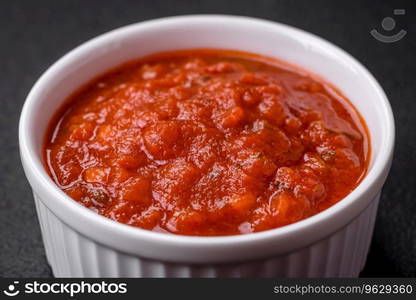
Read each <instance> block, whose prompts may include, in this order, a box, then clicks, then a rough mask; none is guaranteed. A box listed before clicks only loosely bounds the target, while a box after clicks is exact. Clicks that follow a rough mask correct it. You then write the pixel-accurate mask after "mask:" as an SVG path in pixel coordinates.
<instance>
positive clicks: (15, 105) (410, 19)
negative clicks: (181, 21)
mask: <svg viewBox="0 0 416 300" xmlns="http://www.w3.org/2000/svg"><path fill="white" fill-rule="evenodd" d="M394 8H403V9H406V15H404V16H395V19H396V22H397V24H396V28H395V29H394V30H392V32H394V33H395V32H397V31H398V30H399V29H404V30H407V31H408V33H407V36H405V38H404V39H403V40H401V41H399V42H397V43H394V44H383V43H380V42H378V41H376V40H375V39H373V38H372V37H371V36H370V34H369V31H370V30H371V29H373V28H377V29H378V30H379V31H380V32H382V33H387V32H386V31H383V29H382V27H381V21H382V19H383V18H384V17H387V16H393V9H394ZM193 13H223V14H237V15H249V16H253V17H259V18H264V19H269V20H274V21H279V22H282V23H286V24H290V25H293V26H296V27H299V28H302V29H305V30H308V31H310V32H313V33H315V34H317V35H319V36H322V37H324V38H326V39H328V40H329V41H331V42H333V43H334V44H336V45H339V46H340V47H342V48H344V49H345V50H346V51H348V52H349V53H351V54H352V55H353V56H355V57H356V58H357V59H358V60H360V61H361V62H362V63H363V64H364V65H365V66H367V67H368V69H369V70H370V71H371V72H372V73H373V74H374V75H375V77H376V78H377V79H378V80H379V81H380V83H381V85H382V86H383V87H384V89H385V91H386V93H387V95H388V97H389V99H390V101H391V104H392V106H393V110H394V114H395V120H396V126H397V140H396V151H395V159H394V163H393V168H392V171H391V174H390V176H389V178H388V180H387V183H386V185H385V188H384V193H383V196H382V200H381V203H380V209H379V213H378V217H377V223H376V228H375V234H374V238H373V243H372V247H371V250H370V254H369V258H368V261H367V264H366V267H365V269H364V271H363V272H362V274H361V275H362V276H372V277H385V276H389V277H393V276H397V277H401V276H411V277H415V276H416V172H415V168H416V163H415V162H416V130H415V128H416V118H415V116H416V100H415V90H416V89H415V86H416V85H415V83H416V82H415V70H416V59H415V53H416V22H415V20H416V2H414V1H390V2H381V1H380V2H379V1H360V2H358V1H351V0H349V1H307V0H305V1H293V0H292V1H270V0H269V1H267V0H256V1H225V0H205V1H159V0H152V1H102V0H101V1H91V0H90V1H62V0H61V1H7V0H2V1H0V38H1V39H0V43H1V44H0V103H1V106H0V130H1V131H0V170H1V172H0V241H1V242H0V276H1V277H30V276H36V277H43V276H51V271H50V268H49V266H48V265H47V263H46V260H45V255H44V249H43V245H42V241H41V236H40V231H39V224H38V221H37V219H36V213H35V208H34V204H33V201H32V196H31V192H30V188H29V186H28V184H27V181H26V179H25V177H24V174H23V171H22V168H21V165H20V161H19V154H18V141H17V124H18V119H19V114H20V110H21V107H22V105H23V102H24V99H25V97H26V95H27V93H28V91H29V89H30V88H31V86H32V85H33V83H34V82H35V80H36V79H37V78H38V77H39V76H40V75H41V73H42V72H44V71H45V69H46V68H47V67H48V66H49V65H51V64H52V63H53V62H54V61H55V60H57V59H58V58H59V57H60V56H62V55H63V54H64V53H66V52H67V51H69V50H71V49H72V48H74V47H75V46H77V45H79V44H80V43H82V42H84V41H86V40H88V39H90V38H92V37H94V36H96V35H98V34H101V33H103V32H106V31H108V30H111V29H113V28H116V27H119V26H123V25H126V24H130V23H134V22H138V21H143V20H148V19H152V18H158V17H163V16H171V15H180V14H193Z"/></svg>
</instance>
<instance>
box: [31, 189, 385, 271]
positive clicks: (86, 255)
mask: <svg viewBox="0 0 416 300" xmlns="http://www.w3.org/2000/svg"><path fill="white" fill-rule="evenodd" d="M34 197H35V203H36V209H37V214H38V218H39V222H40V226H41V230H42V237H43V242H44V245H45V250H46V256H47V259H48V262H49V264H50V265H51V267H52V271H53V274H54V276H55V277H357V276H358V275H359V273H360V271H361V270H362V268H363V266H364V264H365V261H366V257H367V253H368V249H369V245H370V242H371V237H372V233H373V228H374V221H375V217H376V213H377V207H378V201H379V198H380V195H377V196H376V197H375V198H374V199H373V200H372V201H371V203H370V205H369V206H368V207H367V208H366V209H365V210H364V211H363V212H362V213H361V214H360V215H358V216H357V217H356V218H355V219H353V220H352V221H351V222H350V223H349V224H347V225H346V226H345V227H343V228H342V229H340V230H338V231H336V232H334V233H333V234H332V235H330V236H328V237H326V238H324V239H322V240H320V241H317V242H316V243H313V244H311V245H309V246H306V247H304V248H302V249H297V250H295V251H293V252H291V253H287V254H286V255H280V256H275V257H268V258H264V259H261V260H256V261H244V262H235V263H227V264H203V265H195V264H182V263H181V264H175V263H171V262H163V261H157V260H151V259H147V258H144V257H140V256H133V255H130V254H127V253H123V252H120V251H117V250H115V249H112V248H111V247H108V246H106V245H102V244H100V243H97V242H96V241H94V239H93V238H91V237H86V236H84V235H81V234H80V233H79V232H77V231H75V230H74V229H72V228H71V227H70V226H68V225H66V224H65V223H63V222H62V221H61V220H60V219H59V218H57V217H56V216H55V215H54V214H53V213H52V211H51V210H49V209H48V208H47V207H46V206H45V205H44V204H43V202H42V200H41V199H39V197H38V196H37V195H36V194H35V195H34Z"/></svg>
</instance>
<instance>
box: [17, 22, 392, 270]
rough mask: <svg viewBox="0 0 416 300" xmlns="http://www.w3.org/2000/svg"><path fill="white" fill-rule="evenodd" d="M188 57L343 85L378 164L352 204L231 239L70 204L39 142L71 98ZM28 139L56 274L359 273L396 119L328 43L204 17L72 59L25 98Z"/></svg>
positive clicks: (99, 44) (23, 141) (116, 35)
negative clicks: (286, 69) (241, 59)
mask: <svg viewBox="0 0 416 300" xmlns="http://www.w3.org/2000/svg"><path fill="white" fill-rule="evenodd" d="M189 48H221V49H238V50H243V51H249V52H254V53H258V54H262V55H266V56H271V57H276V58H279V59H282V60H284V61H287V62H291V63H293V64H296V65H300V66H302V67H304V68H306V69H307V70H310V71H312V72H315V73H317V74H319V75H321V76H322V77H323V78H325V79H327V81H329V82H331V83H332V84H334V85H335V86H336V87H338V88H339V89H340V90H341V91H342V92H343V93H344V94H345V95H346V96H347V97H348V98H349V99H350V100H351V101H352V103H353V104H354V105H355V106H356V107H357V108H358V110H359V111H360V112H361V114H362V115H363V117H364V119H365V120H366V122H367V125H368V127H369V130H370V134H371V147H372V158H371V163H370V167H369V171H368V174H367V176H366V177H365V179H364V180H363V181H362V182H361V184H360V185H359V186H358V187H357V188H356V189H355V190H354V191H353V192H352V193H351V194H349V195H348V196H347V197H346V198H345V199H343V200H342V201H340V202H339V203H337V204H335V205H334V206H332V207H330V208H329V209H327V210H325V211H323V212H321V213H319V214H317V215H315V216H313V217H310V218H308V219H305V220H303V221H300V222H297V223H294V224H291V225H288V226H285V227H282V228H277V229H273V230H268V231H264V232H259V233H253V234H248V235H236V236H226V237H190V236H178V235H169V234H163V233H156V232H151V231H146V230H142V229H138V228H135V227H131V226H127V225H124V224H120V223H117V222H114V221H112V220H110V219H107V218H105V217H103V216H100V215H98V214H96V213H94V212H92V211H91V210H89V209H87V208H85V207H83V206H82V205H80V204H79V203H77V202H75V201H73V200H72V199H71V198H69V197H68V196H67V195H66V194H65V193H64V192H62V191H61V190H60V189H59V188H58V187H57V186H56V185H55V184H54V182H53V181H52V180H51V178H50V177H49V176H48V174H47V173H46V172H45V168H44V166H43V164H42V158H41V157H42V140H43V137H44V135H45V130H46V127H47V125H48V122H49V121H50V119H51V116H52V115H53V114H54V112H55V111H56V110H57V109H58V107H60V105H61V104H62V102H63V101H64V100H65V99H66V97H67V96H68V95H69V94H70V93H71V92H72V91H74V90H76V89H77V88H79V87H80V86H81V85H82V84H84V83H85V82H88V81H89V80H90V79H92V78H94V77H95V76H96V75H98V74H101V73H102V72H104V71H107V70H108V69H111V68H112V67H115V66H117V65H119V64H121V63H123V62H126V61H129V60H132V59H135V58H139V57H142V56H145V55H149V54H152V53H156V52H161V51H167V50H175V49H189ZM19 141H20V152H21V159H22V163H23V167H24V169H25V172H26V176H27V178H28V180H29V182H30V184H31V186H32V188H33V193H34V197H35V203H36V208H37V213H38V217H39V222H40V225H41V229H42V236H43V241H44V244H45V249H46V254H47V259H48V262H49V263H50V264H51V266H52V270H53V273H54V275H55V276H57V277H63V276H65V277H67V276H68V277H69V276H80V277H84V276H86V277H91V276H100V277H105V276H113V277H117V276H130V277H135V276H139V277H205V276H210V277H228V276H231V277H241V276H249V277H263V276H274V277H324V276H327V277H329V276H331V277H338V276H357V275H358V274H359V272H360V271H361V269H362V268H363V265H364V263H365V260H366V256H367V252H368V248H369V244H370V241H371V236H372V231H373V227H374V219H375V215H376V212H377V206H378V199H379V195H380V191H381V188H382V186H383V184H384V181H385V179H386V176H387V173H388V171H389V168H390V164H391V159H392V152H393V143H394V121H393V115H392V112H391V108H390V105H389V102H388V100H387V98H386V96H385V94H384V92H383V90H382V89H381V87H380V86H379V84H378V83H377V81H376V80H375V79H374V78H373V76H371V75H370V73H369V72H368V71H367V70H366V69H365V68H364V67H363V66H362V65H361V64H360V63H359V62H357V61H356V60H355V59H354V58H352V57H351V56H350V55H348V54H347V53H345V52H344V51H342V50H341V49H339V48H338V47H336V46H334V45H332V44H330V43H328V42H327V41H325V40H323V39H321V38H318V37H316V36H314V35H312V34H309V33H306V32H304V31H301V30H298V29H295V28H292V27H289V26H286V25H282V24H278V23H274V22H269V21H263V20H257V19H252V18H247V17H235V16H219V15H200V16H198V15H196V16H181V17H170V18H163V19H158V20H153V21H147V22H142V23H138V24H133V25H130V26H126V27H123V28H120V29H117V30H114V31H111V32H109V33H106V34H104V35H102V36H99V37H97V38H95V39H92V40H91V41H88V42H86V43H84V44H83V45H81V46H79V47H78V48H76V49H75V50H73V51H71V52H69V53H68V54H67V55H65V56H64V57H63V58H61V59H60V60H59V61H58V62H56V63H55V64H54V65H53V66H52V67H50V68H49V69H48V70H47V71H46V72H45V73H44V74H43V75H42V77H41V78H40V79H39V80H38V81H37V83H36V84H35V86H34V87H33V89H32V90H31V92H30V94H29V95H28V97H27V99H26V103H25V105H24V107H23V111H22V114H21V119H20V127H19Z"/></svg>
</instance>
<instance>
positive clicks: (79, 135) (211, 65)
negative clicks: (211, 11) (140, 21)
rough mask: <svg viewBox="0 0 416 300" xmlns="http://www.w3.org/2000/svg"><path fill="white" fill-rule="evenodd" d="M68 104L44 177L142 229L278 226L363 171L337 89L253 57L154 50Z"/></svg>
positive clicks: (359, 123)
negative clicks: (156, 53)
mask: <svg viewBox="0 0 416 300" xmlns="http://www.w3.org/2000/svg"><path fill="white" fill-rule="evenodd" d="M67 100H68V101H67V102H66V103H67V104H66V105H64V107H63V108H62V109H61V110H60V111H59V112H58V113H57V115H56V117H55V118H54V119H53V120H52V122H51V125H50V129H49V131H48V133H47V136H46V142H45V146H44V154H45V162H46V165H47V169H48V171H49V173H50V175H51V177H52V178H53V180H54V181H55V182H56V184H57V185H58V186H59V187H60V188H61V189H62V190H63V191H64V192H65V193H66V194H68V195H69V196H70V197H71V198H73V199H74V200H76V201H78V202H79V203H81V204H82V205H84V206H86V207H88V208H89V209H91V210H93V211H95V212H97V213H99V214H101V215H103V216H106V217H108V218H111V219H113V220H115V221H118V222H122V223H125V224H128V225H132V226H137V227H140V228H144V229H149V230H154V231H162V232H169V233H175V234H183V235H200V236H216V235H232V234H245V233H250V232H257V231H263V230H267V229H272V228H277V227H280V226H284V225H287V224H291V223H293V222H296V221H299V220H302V219H305V218H308V217H310V216H312V215H315V214H317V213H319V212H320V211H322V210H324V209H326V208H328V207H330V206H331V205H333V204H335V203H337V202H338V201H340V200H341V199H342V198H344V197H345V196H346V195H348V194H349V193H350V192H351V191H352V190H353V189H354V188H355V187H356V186H357V185H358V184H359V182H360V180H361V179H362V178H363V176H364V175H365V173H366V170H367V166H368V160H369V156H370V149H369V136H368V132H367V129H366V125H365V122H364V121H363V119H362V118H361V117H360V115H359V113H358V112H357V111H356V110H355V109H354V108H353V106H352V105H351V104H350V102H349V101H348V100H347V99H346V98H345V97H344V96H343V95H342V94H341V93H339V92H338V91H337V90H336V89H335V88H333V87H331V86H330V85H329V84H327V83H325V82H324V81H323V80H321V79H319V78H318V77H316V76H315V75H312V74H310V73H308V72H305V71H303V70H300V69H298V68H294V67H292V66H289V65H287V64H285V63H283V62H279V61H277V60H274V59H271V58H265V57H261V56H257V55H254V54H249V53H243V52H237V51H223V50H189V51H175V52H169V53H162V54H158V55H154V56H150V57H147V58H144V59H141V60H139V61H135V62H130V63H127V64H125V65H123V66H120V67H118V68H117V69H114V70H112V71H110V72H108V73H106V74H104V75H102V76H100V77H98V78H96V79H95V80H93V81H92V82H90V83H88V84H87V85H85V86H84V87H82V88H81V89H80V90H78V91H77V92H75V93H74V94H73V95H71V96H70V97H69V98H68V99H67Z"/></svg>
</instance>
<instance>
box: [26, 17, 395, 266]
mask: <svg viewBox="0 0 416 300" xmlns="http://www.w3.org/2000/svg"><path fill="white" fill-rule="evenodd" d="M199 21H201V22H203V21H205V22H235V23H236V24H237V23H241V22H244V23H248V24H252V25H253V26H263V27H267V28H269V29H272V30H274V31H280V32H286V33H291V34H293V36H294V38H296V39H305V40H307V41H308V42H311V43H315V44H319V45H321V46H324V47H326V48H330V49H331V51H332V52H333V53H335V55H336V56H337V58H339V57H341V58H342V59H343V60H345V61H347V62H348V63H349V64H351V67H353V68H355V69H356V70H358V72H359V73H360V74H359V75H360V76H362V78H363V80H366V81H367V82H368V84H370V85H371V87H372V89H373V90H374V92H375V96H374V97H377V98H378V99H379V100H380V106H382V111H383V115H384V122H386V124H387V126H386V128H387V130H386V132H383V133H382V136H383V138H382V139H383V144H382V145H381V147H380V149H377V156H376V158H375V160H374V162H373V166H372V167H371V169H370V170H368V172H367V174H366V176H365V178H363V180H362V181H361V182H360V184H359V185H358V186H357V187H356V188H355V189H354V190H353V191H352V192H351V193H350V194H349V195H347V196H346V197H345V198H344V199H342V200H341V201H339V202H338V203H336V204H334V205H333V206H331V207H329V208H328V209H326V210H324V211H322V212H320V213H318V214H316V215H314V216H311V217H309V218H306V219H303V220H301V221H298V222H295V223H293V224H290V225H286V226H283V227H279V228H275V229H270V230H266V231H261V232H256V233H250V234H245V235H231V236H208V237H207V236H202V237H201V236H185V235H175V234H166V233H159V232H153V231H149V230H145V229H140V228H137V227H133V226H129V225H125V224H122V223H118V222H116V221H113V220H111V219H109V218H107V217H104V216H101V215H99V214H97V213H95V212H93V211H91V210H89V209H87V208H86V207H84V206H82V205H81V204H79V203H78V202H76V201H74V200H73V199H71V198H70V197H69V196H67V195H66V194H65V193H64V192H63V191H62V190H60V189H59V188H58V186H57V185H56V184H55V183H54V182H53V181H52V179H51V178H50V177H49V175H48V174H47V172H46V170H45V169H44V166H43V164H42V162H41V158H39V157H37V155H36V150H35V148H34V143H33V142H31V127H30V120H31V119H32V118H33V117H34V113H33V111H34V107H36V103H37V99H38V98H39V97H41V96H42V95H41V93H40V92H41V90H42V89H43V88H44V87H45V86H47V85H48V81H49V79H50V78H52V77H53V76H54V74H56V73H59V72H62V68H63V66H64V65H66V64H68V62H70V61H72V60H74V59H77V57H80V56H82V55H83V53H84V54H85V53H86V52H88V51H90V49H91V48H94V47H98V45H101V44H107V43H109V41H110V40H112V39H113V38H114V37H116V36H119V35H124V34H128V33H129V32H135V31H137V32H139V31H140V29H142V28H146V27H155V28H156V27H158V26H159V25H162V24H163V25H169V24H171V25H175V23H176V24H177V23H178V22H188V23H192V22H199ZM318 75H319V74H318ZM329 82H330V81H329ZM394 138H395V126H394V119H393V113H392V110H391V106H390V103H389V101H388V99H387V97H386V95H385V93H384V91H383V89H382V88H381V86H380V85H379V84H378V82H377V81H376V79H375V78H374V77H373V76H372V75H371V74H370V72H369V71H368V70H367V69H366V68H365V67H364V66H363V65H362V64H361V63H359V62H358V61H357V60H356V59H355V58H353V57H352V56H351V55H349V54H348V53H346V52H345V51H344V50H342V49H340V48H339V47H337V46H335V45H333V44H332V43H330V42H328V41H326V40H324V39H322V38H320V37H318V36H316V35H314V34H311V33H309V32H306V31H303V30H301V29H297V28H295V27H292V26H289V25H285V24H281V23H278V22H273V21H268V20H263V19H257V18H252V17H245V16H231V15H185V16H173V17H165V18H159V19H153V20H149V21H144V22H139V23H134V24H131V25H127V26H124V27H121V28H118V29H115V30H112V31H110V32H107V33H104V34H102V35H99V36H98V37H95V38H93V39H91V40H88V41H86V42H84V43H82V44H81V45H80V46H78V47H76V48H75V49H73V50H71V51H70V52H68V53H67V54H65V55H64V56H63V57H61V58H60V59H59V60H58V61H56V62H55V63H54V64H53V65H52V66H51V67H49V68H48V69H47V70H46V71H45V72H44V74H43V75H42V76H41V77H40V78H39V79H38V81H37V82H36V83H35V85H34V86H33V88H32V89H31V91H30V93H29V94H28V96H27V98H26V101H25V103H24V106H23V109H22V113H21V117H20V121H19V146H20V155H21V160H22V164H23V167H24V170H25V173H26V176H27V178H28V180H29V182H30V184H31V186H32V188H33V190H34V192H35V193H37V194H39V195H40V197H39V198H40V199H42V202H43V203H44V204H45V205H46V206H47V207H48V208H49V209H51V211H52V212H53V213H54V214H55V215H56V216H58V217H59V218H60V219H61V220H62V221H63V222H64V223H65V224H67V225H69V226H70V227H72V228H75V229H76V230H77V231H78V232H80V233H81V234H83V235H85V236H89V237H92V238H93V239H94V240H97V241H98V242H100V243H102V244H105V245H108V246H110V247H111V248H116V249H119V250H122V251H125V252H128V253H132V254H138V253H139V252H140V250H137V249H131V245H130V246H129V245H128V244H129V243H126V244H127V245H123V244H120V241H122V242H126V241H129V240H130V241H133V240H135V241H138V240H140V241H141V242H142V243H149V245H151V246H152V247H153V248H154V247H156V246H163V247H170V246H174V247H175V248H174V249H184V248H188V249H193V250H195V251H196V250H204V249H205V250H208V251H209V249H211V250H215V249H216V248H218V249H222V250H224V249H225V248H227V249H228V250H232V249H234V251H235V250H236V249H239V247H244V246H247V247H254V246H255V245H256V244H257V245H263V246H264V245H266V244H265V243H267V242H269V241H271V240H274V241H280V242H282V244H283V242H285V241H286V242H287V241H292V244H291V245H289V246H288V245H285V246H282V247H279V249H273V253H276V254H279V253H287V252H290V251H291V250H294V249H298V248H301V247H303V246H305V245H307V244H310V243H311V242H312V241H316V240H320V239H323V238H324V237H326V236H328V235H330V234H331V233H333V232H335V231H337V230H339V229H340V228H341V227H343V226H345V225H346V224H348V223H349V222H351V220H352V219H353V218H354V217H356V216H357V215H358V214H359V213H360V212H361V211H362V210H364V208H365V207H367V206H368V205H369V204H370V201H371V199H372V198H374V197H375V196H376V194H377V193H379V191H380V189H381V187H382V185H383V183H384V181H385V179H386V176H387V173H388V170H389V168H390V165H391V159H392V154H393V146H394ZM373 150H374V149H373ZM373 153H374V152H373ZM372 155H374V154H372ZM63 208H64V211H63ZM328 224H332V225H333V226H332V228H328ZM85 225H87V226H85ZM103 232H107V233H109V232H111V234H112V235H114V236H115V237H117V238H114V239H111V237H108V236H104V235H103ZM172 249H173V248H172ZM241 249H242V248H241ZM266 252H267V253H269V252H270V253H271V251H260V252H259V253H258V255H245V256H246V257H249V256H250V257H257V256H259V255H261V256H264V255H266ZM215 253H217V252H215ZM218 253H219V252H218ZM218 253H217V254H215V255H217V256H218ZM146 255H147V256H150V257H153V256H158V257H159V256H161V255H160V254H158V252H157V251H156V252H155V255H152V254H145V256H146ZM180 256H181V255H180V254H175V255H173V254H172V255H167V256H166V259H167V260H170V259H174V260H178V259H179V257H180ZM196 256H197V255H196ZM240 256H241V257H243V256H244V255H243V254H236V255H235V258H236V259H237V258H239V257H240ZM173 257H175V258H173ZM199 257H200V259H201V260H204V259H202V258H201V255H200V256H199ZM230 257H231V253H229V254H228V259H230ZM190 259H191V260H192V258H190ZM207 259H210V260H213V257H211V258H209V257H207ZM183 260H185V261H186V260H187V259H186V258H183ZM215 260H222V259H219V258H218V259H215ZM224 260H226V259H225V258H224Z"/></svg>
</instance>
